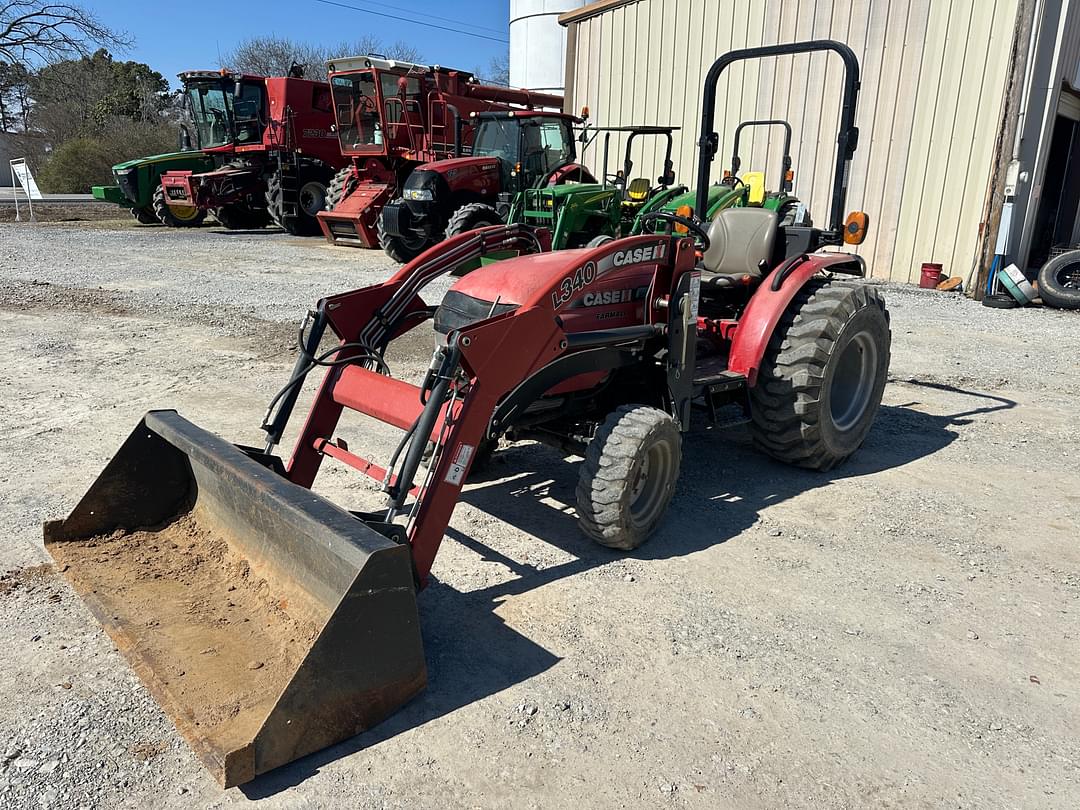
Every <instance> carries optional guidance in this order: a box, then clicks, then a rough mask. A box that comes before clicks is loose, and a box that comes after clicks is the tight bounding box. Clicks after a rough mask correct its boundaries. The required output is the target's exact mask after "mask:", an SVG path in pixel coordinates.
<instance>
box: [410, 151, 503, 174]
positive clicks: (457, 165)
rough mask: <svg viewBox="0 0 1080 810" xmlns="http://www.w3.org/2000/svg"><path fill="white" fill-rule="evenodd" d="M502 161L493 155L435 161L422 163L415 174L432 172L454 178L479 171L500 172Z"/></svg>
mask: <svg viewBox="0 0 1080 810" xmlns="http://www.w3.org/2000/svg"><path fill="white" fill-rule="evenodd" d="M500 164H501V160H500V159H499V158H497V157H494V156H493V155H484V156H481V157H459V158H447V159H446V160H433V161H431V162H429V163H422V164H420V165H419V166H417V167H416V169H415V170H414V171H415V172H432V173H435V174H441V175H443V176H444V177H454V176H455V175H457V174H460V173H462V172H468V173H473V172H477V171H494V172H497V171H499V167H500Z"/></svg>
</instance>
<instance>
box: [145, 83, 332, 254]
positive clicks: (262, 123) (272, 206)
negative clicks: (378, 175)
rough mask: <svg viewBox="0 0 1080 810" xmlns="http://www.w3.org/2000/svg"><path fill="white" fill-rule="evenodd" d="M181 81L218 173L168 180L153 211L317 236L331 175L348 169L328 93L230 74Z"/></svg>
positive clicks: (321, 86)
mask: <svg viewBox="0 0 1080 810" xmlns="http://www.w3.org/2000/svg"><path fill="white" fill-rule="evenodd" d="M180 79H181V80H182V81H183V83H184V97H185V104H186V106H187V111H188V114H189V115H190V116H191V121H192V124H193V125H194V126H195V127H197V128H198V134H199V138H198V141H199V144H200V146H201V148H202V151H203V152H204V153H206V154H209V155H212V156H214V157H215V158H216V159H218V160H220V166H219V167H218V168H217V169H215V170H214V171H211V172H203V173H199V174H194V173H192V172H190V171H171V172H165V173H164V174H162V175H161V190H160V196H161V199H160V201H155V204H156V205H157V204H166V205H168V206H170V207H174V208H177V209H180V210H184V211H185V212H187V211H190V209H191V208H197V209H198V210H199V211H210V212H211V213H212V214H213V215H214V217H215V218H216V219H217V220H218V221H219V222H220V223H221V224H222V225H224V226H225V227H226V228H259V227H262V226H264V225H269V224H270V223H274V224H277V225H279V226H281V227H282V228H284V229H285V230H287V231H288V232H289V233H291V234H295V235H297V236H308V235H313V234H316V233H318V230H319V229H318V224H317V223H316V220H315V215H316V214H317V213H318V212H319V211H321V210H322V209H323V206H324V205H325V204H326V194H327V188H328V187H329V185H330V181H331V179H332V178H333V176H334V172H335V171H337V170H338V169H340V168H341V167H342V166H344V165H345V164H346V163H348V159H347V158H343V157H342V156H341V153H340V152H339V151H338V146H337V139H336V138H335V137H334V113H333V105H332V102H331V95H330V86H329V85H328V84H326V82H316V81H310V80H307V79H300V78H296V77H293V76H279V77H274V78H264V77H262V76H252V75H249V74H237V73H230V72H229V71H227V70H222V71H192V72H188V73H181V74H180Z"/></svg>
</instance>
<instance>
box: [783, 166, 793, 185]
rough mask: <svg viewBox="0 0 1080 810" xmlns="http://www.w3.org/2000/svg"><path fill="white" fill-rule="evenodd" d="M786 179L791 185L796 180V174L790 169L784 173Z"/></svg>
mask: <svg viewBox="0 0 1080 810" xmlns="http://www.w3.org/2000/svg"><path fill="white" fill-rule="evenodd" d="M784 179H785V180H787V181H788V182H789V183H790V182H792V181H793V180H794V179H795V172H794V171H793V170H791V169H788V170H787V171H786V172H785V173H784Z"/></svg>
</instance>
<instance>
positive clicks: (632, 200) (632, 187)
mask: <svg viewBox="0 0 1080 810" xmlns="http://www.w3.org/2000/svg"><path fill="white" fill-rule="evenodd" d="M651 190H652V186H651V185H649V181H648V179H647V178H644V177H635V178H634V179H633V180H631V181H630V184H629V185H628V186H627V187H626V199H625V200H623V205H632V206H638V205H641V204H642V203H643V202H645V200H646V199H648V196H649V192H650V191H651Z"/></svg>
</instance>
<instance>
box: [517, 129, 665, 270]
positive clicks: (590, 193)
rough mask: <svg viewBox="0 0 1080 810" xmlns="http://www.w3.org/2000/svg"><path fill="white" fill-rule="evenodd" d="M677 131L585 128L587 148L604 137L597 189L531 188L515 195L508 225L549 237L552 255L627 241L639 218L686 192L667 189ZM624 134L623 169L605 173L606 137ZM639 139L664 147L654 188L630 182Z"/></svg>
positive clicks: (580, 185)
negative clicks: (662, 143) (544, 230)
mask: <svg viewBox="0 0 1080 810" xmlns="http://www.w3.org/2000/svg"><path fill="white" fill-rule="evenodd" d="M677 129H678V127H662V126H625V127H588V128H586V130H585V131H584V132H583V133H582V135H581V137H580V139H581V140H582V141H583V142H584V143H586V144H588V143H589V142H591V139H590V138H589V136H588V133H589V132H592V133H594V134H593V136H592V138H596V136H597V135H598V134H599V133H601V132H604V133H605V136H604V158H603V175H602V178H603V180H602V182H600V183H567V184H564V185H558V186H534V187H533V188H528V189H525V190H523V191H521V192H520V193H518V194H517V195H516V196H515V197H514V200H513V202H512V203H511V205H510V211H509V213H508V215H507V217H506V221H507V222H516V223H523V224H526V225H532V226H534V227H540V228H547V229H549V230H550V231H551V244H552V249H554V250H563V249H564V248H578V247H598V246H599V245H602V244H604V243H605V242H608V241H610V240H612V239H616V238H618V237H620V236H626V235H628V234H629V233H630V232H631V230H632V229H633V227H634V224H635V223H636V222H637V219H638V217H640V216H642V215H643V214H646V213H648V212H650V211H655V210H658V209H659V208H661V207H662V206H663V205H664V204H665V203H666V202H667V201H669V200H670V199H672V198H673V197H676V196H678V195H680V194H682V193H683V192H685V191H686V187H685V186H676V187H672V183H674V182H675V172H674V170H673V169H672V166H673V164H672V162H671V151H672V146H673V143H674V138H673V137H672V133H673V132H675V131H676V130H677ZM615 133H629V134H628V136H627V139H626V151H625V153H624V156H623V167H622V169H620V170H619V171H617V172H616V173H615V174H609V173H608V155H609V153H610V147H611V136H612V135H613V134H615ZM643 137H662V138H663V139H664V141H665V155H664V172H663V175H661V176H660V177H659V178H657V181H656V185H655V186H653V184H652V183H650V182H649V180H648V179H647V178H644V177H639V178H635V179H633V180H629V179H628V178H630V177H631V175H632V171H633V168H634V162H633V160H632V159H631V151H632V149H633V146H634V141H635V140H636V139H638V138H643Z"/></svg>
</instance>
